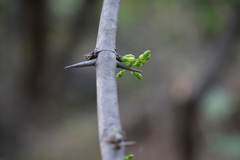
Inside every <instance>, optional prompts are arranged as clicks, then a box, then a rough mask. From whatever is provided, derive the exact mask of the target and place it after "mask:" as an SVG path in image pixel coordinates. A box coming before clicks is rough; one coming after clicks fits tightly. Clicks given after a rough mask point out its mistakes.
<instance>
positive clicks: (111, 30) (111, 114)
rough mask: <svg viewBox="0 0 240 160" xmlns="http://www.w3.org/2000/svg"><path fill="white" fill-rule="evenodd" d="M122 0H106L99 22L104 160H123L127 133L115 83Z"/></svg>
mask: <svg viewBox="0 0 240 160" xmlns="http://www.w3.org/2000/svg"><path fill="white" fill-rule="evenodd" d="M120 2H121V0H104V2H103V7H102V13H101V18H100V23H99V30H98V37H97V44H96V49H97V50H100V51H101V50H104V51H102V52H100V53H99V55H98V58H97V62H96V72H97V108H98V127H99V143H100V150H101V155H102V160H123V159H124V150H125V149H124V145H120V143H121V142H123V141H124V134H123V131H122V126H121V122H120V117H119V110H118V95H117V83H116V71H115V70H116V65H117V64H116V55H115V53H114V51H115V48H116V31H117V21H118V13H119V7H120Z"/></svg>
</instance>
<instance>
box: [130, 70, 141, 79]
mask: <svg viewBox="0 0 240 160" xmlns="http://www.w3.org/2000/svg"><path fill="white" fill-rule="evenodd" d="M131 74H132V75H134V76H135V77H136V78H137V79H143V76H142V75H141V74H140V73H138V72H133V71H131Z"/></svg>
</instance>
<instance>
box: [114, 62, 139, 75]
mask: <svg viewBox="0 0 240 160" xmlns="http://www.w3.org/2000/svg"><path fill="white" fill-rule="evenodd" d="M117 67H118V68H121V69H126V70H129V71H133V72H138V73H141V72H142V71H141V70H138V69H135V68H132V67H128V66H127V65H125V64H124V63H121V62H119V61H117Z"/></svg>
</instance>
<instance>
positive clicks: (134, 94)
mask: <svg viewBox="0 0 240 160" xmlns="http://www.w3.org/2000/svg"><path fill="white" fill-rule="evenodd" d="M101 7H102V1H99V0H0V53H1V54H0V159H1V160H33V159H34V160H43V159H44V160H66V159H69V160H79V159H87V160H99V159H100V152H99V146H98V133H97V113H96V77H95V74H96V73H95V68H94V67H90V68H79V69H72V70H64V69H63V68H64V67H65V66H66V65H70V64H73V63H76V62H79V61H84V58H83V55H84V54H85V53H88V52H90V51H92V50H93V49H94V47H95V43H96V37H97V30H98V22H99V18H100V13H101ZM118 24H119V25H118V34H117V50H118V53H119V54H121V55H125V54H129V53H131V54H134V55H136V56H138V55H140V54H141V53H143V52H144V51H145V50H148V49H149V50H151V53H152V57H151V59H150V60H149V62H147V63H146V64H145V65H144V66H143V67H142V68H141V69H142V70H143V77H144V79H143V80H138V79H136V78H135V77H134V76H132V75H131V74H130V73H129V72H128V73H126V75H125V76H124V77H122V78H120V79H117V82H118V95H119V106H120V114H121V120H122V125H123V129H124V130H125V131H126V134H127V138H128V140H130V141H137V145H135V146H131V147H128V148H127V150H126V152H127V153H126V154H129V153H132V154H135V157H134V159H136V160H145V159H149V160H160V159H164V160H203V159H204V160H237V159H240V98H239V95H240V70H239V69H240V47H239V46H240V41H239V40H240V39H239V32H240V4H239V1H238V0H122V3H121V8H120V14H119V23H118ZM117 71H119V70H117Z"/></svg>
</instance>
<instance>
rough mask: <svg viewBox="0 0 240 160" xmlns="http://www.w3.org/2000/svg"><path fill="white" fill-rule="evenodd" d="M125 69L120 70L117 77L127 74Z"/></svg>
mask: <svg viewBox="0 0 240 160" xmlns="http://www.w3.org/2000/svg"><path fill="white" fill-rule="evenodd" d="M125 71H126V70H125V69H124V70H122V71H120V72H118V74H117V76H116V77H117V78H121V77H122V76H123V75H124V74H125Z"/></svg>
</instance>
